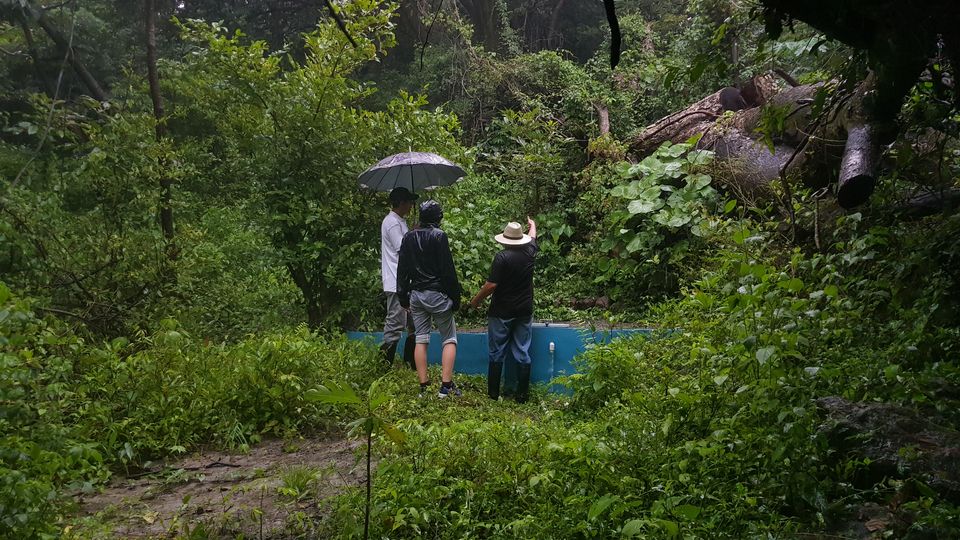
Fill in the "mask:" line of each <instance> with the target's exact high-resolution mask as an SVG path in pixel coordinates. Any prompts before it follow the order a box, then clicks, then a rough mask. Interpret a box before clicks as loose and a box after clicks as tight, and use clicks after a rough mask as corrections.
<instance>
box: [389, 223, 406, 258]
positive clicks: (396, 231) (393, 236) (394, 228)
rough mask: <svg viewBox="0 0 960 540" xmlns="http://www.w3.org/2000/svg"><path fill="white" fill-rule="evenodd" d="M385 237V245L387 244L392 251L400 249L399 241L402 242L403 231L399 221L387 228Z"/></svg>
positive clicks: (396, 251)
mask: <svg viewBox="0 0 960 540" xmlns="http://www.w3.org/2000/svg"><path fill="white" fill-rule="evenodd" d="M385 239H386V241H387V246H389V247H390V249H392V250H393V252H394V253H398V252H399V251H400V243H401V242H403V231H402V230H401V228H400V224H399V223H394V224H393V225H391V226H390V228H389V229H387V234H386V237H385Z"/></svg>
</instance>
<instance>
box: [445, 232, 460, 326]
mask: <svg viewBox="0 0 960 540" xmlns="http://www.w3.org/2000/svg"><path fill="white" fill-rule="evenodd" d="M440 283H441V284H442V285H443V290H444V292H445V293H446V294H447V296H449V297H450V299H451V300H453V309H460V295H461V294H463V289H461V288H460V280H459V279H457V267H456V266H454V264H453V254H452V253H450V241H449V240H448V239H447V234H446V233H444V232H443V231H441V232H440Z"/></svg>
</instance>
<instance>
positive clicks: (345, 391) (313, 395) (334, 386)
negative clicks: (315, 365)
mask: <svg viewBox="0 0 960 540" xmlns="http://www.w3.org/2000/svg"><path fill="white" fill-rule="evenodd" d="M303 397H304V399H306V400H308V401H319V402H321V403H330V404H333V405H359V404H360V403H361V401H360V397H359V396H357V394H356V393H355V392H354V391H353V388H351V387H350V385H349V384H338V383H335V382H328V383H326V384H324V385H321V386H320V387H319V388H311V389H310V390H307V391H306V392H304V394H303Z"/></svg>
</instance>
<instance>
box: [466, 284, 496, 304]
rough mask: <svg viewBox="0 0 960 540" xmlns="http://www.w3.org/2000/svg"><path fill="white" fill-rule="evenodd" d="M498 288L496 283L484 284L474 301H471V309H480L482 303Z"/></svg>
mask: <svg viewBox="0 0 960 540" xmlns="http://www.w3.org/2000/svg"><path fill="white" fill-rule="evenodd" d="M496 288H497V284H496V283H490V282H489V281H488V282H486V283H484V284H483V287H480V292H478V293H477V295H476V296H474V297H473V300H470V307H472V308H473V309H477V308H479V307H480V302H483V301H484V300H485V299H486V298H487V297H488V296H490V295H491V294H493V291H494V290H495V289H496Z"/></svg>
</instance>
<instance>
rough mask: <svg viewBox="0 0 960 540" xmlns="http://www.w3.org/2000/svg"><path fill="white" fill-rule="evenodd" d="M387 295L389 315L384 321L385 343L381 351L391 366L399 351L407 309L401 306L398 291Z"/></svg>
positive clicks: (381, 346)
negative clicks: (398, 343) (398, 344)
mask: <svg viewBox="0 0 960 540" xmlns="http://www.w3.org/2000/svg"><path fill="white" fill-rule="evenodd" d="M386 295H387V316H386V318H385V319H384V321H383V344H381V345H380V352H381V353H382V354H383V360H384V362H385V363H386V364H387V366H391V365H393V359H394V357H395V356H396V353H397V342H399V341H400V334H401V332H402V331H403V327H404V323H405V322H406V318H407V310H405V309H403V308H402V307H400V300H399V298H398V297H397V293H392V292H387V293H386Z"/></svg>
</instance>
